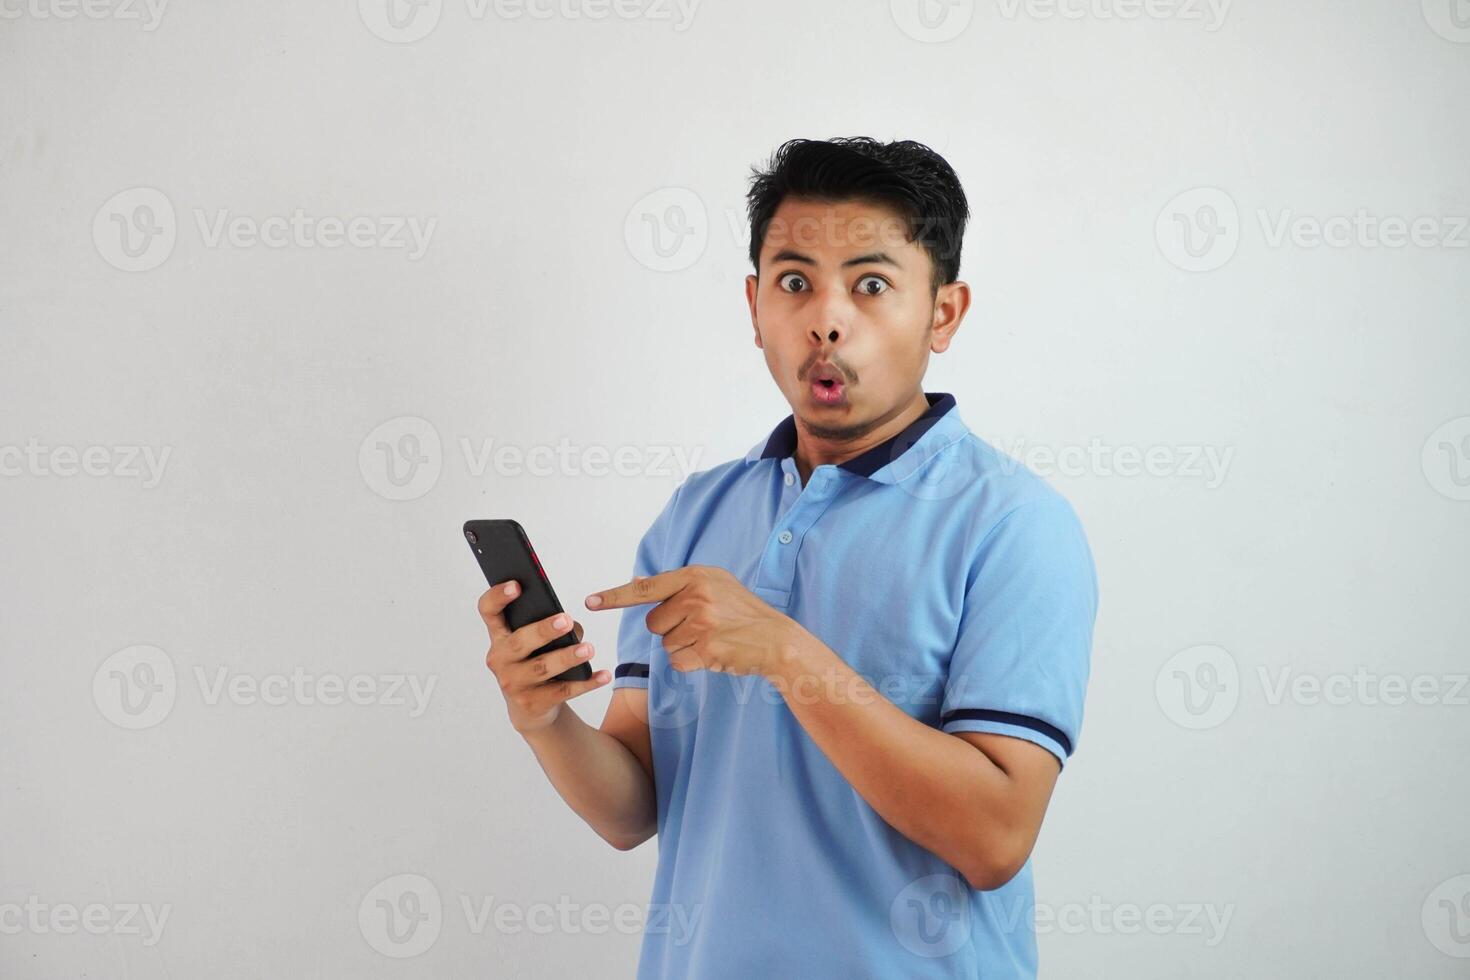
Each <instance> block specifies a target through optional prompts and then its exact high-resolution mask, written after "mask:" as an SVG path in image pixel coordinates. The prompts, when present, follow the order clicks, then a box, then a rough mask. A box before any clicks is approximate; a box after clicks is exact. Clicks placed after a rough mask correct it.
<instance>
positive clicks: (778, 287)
mask: <svg viewBox="0 0 1470 980" xmlns="http://www.w3.org/2000/svg"><path fill="white" fill-rule="evenodd" d="M907 231H908V229H907V226H906V223H905V222H904V221H903V219H902V217H901V216H900V215H899V214H898V213H897V212H896V211H893V210H890V209H888V208H886V207H883V206H882V205H877V204H871V203H867V202H863V201H859V200H844V201H837V202H831V201H817V200H811V199H806V198H796V197H787V198H786V199H784V200H783V201H782V202H781V204H780V206H779V207H778V208H777V210H776V213H775V215H774V216H773V218H772V221H771V224H770V227H769V228H768V229H767V231H766V236H765V241H764V242H763V243H762V245H761V252H760V265H759V269H760V275H759V277H757V276H748V277H746V282H745V293H746V299H747V300H748V301H749V303H750V315H751V322H752V324H753V325H754V327H755V343H756V346H757V347H759V348H761V349H762V350H763V351H764V352H765V356H766V366H767V367H769V368H770V371H771V377H773V378H774V379H775V380H776V384H777V386H778V387H780V389H781V393H782V394H783V395H785V396H786V400H787V402H789V403H790V404H791V410H792V412H793V413H794V414H795V415H796V416H797V417H798V418H799V419H800V420H801V421H802V422H803V423H804V424H805V425H806V427H807V429H808V431H809V432H810V433H811V434H813V435H815V436H818V437H820V438H824V439H832V440H845V439H856V438H860V437H861V436H862V435H863V434H864V433H866V432H867V431H869V430H870V429H872V428H875V427H876V426H878V425H881V424H882V423H883V422H884V421H886V420H887V419H889V418H892V417H893V416H894V415H895V414H897V413H899V412H901V411H902V410H903V409H904V407H906V406H907V405H909V404H910V403H911V402H912V401H913V398H914V396H915V392H916V391H918V390H919V386H920V383H921V381H922V380H923V377H924V370H925V368H926V367H927V366H928V363H929V353H930V351H931V350H932V351H933V352H935V353H941V352H943V351H944V350H945V349H946V348H948V346H949V341H950V338H951V336H952V335H953V332H954V330H955V329H957V328H958V326H959V316H961V315H963V312H964V310H963V305H962V306H961V308H960V309H958V310H957V311H956V310H955V309H954V306H955V304H954V302H953V301H952V298H951V294H952V292H953V287H954V285H956V284H950V285H947V286H944V287H941V290H940V294H939V302H938V303H937V304H936V297H935V295H934V293H933V290H932V274H933V264H932V261H931V260H930V258H929V253H928V252H926V251H925V250H924V248H923V246H921V245H919V244H918V243H917V242H914V241H909V240H908V239H907V237H906V236H907ZM957 285H959V286H960V287H961V288H962V289H963V288H964V287H963V284H957ZM965 302H966V303H967V302H968V293H966V295H965Z"/></svg>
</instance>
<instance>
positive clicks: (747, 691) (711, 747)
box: [613, 393, 1097, 980]
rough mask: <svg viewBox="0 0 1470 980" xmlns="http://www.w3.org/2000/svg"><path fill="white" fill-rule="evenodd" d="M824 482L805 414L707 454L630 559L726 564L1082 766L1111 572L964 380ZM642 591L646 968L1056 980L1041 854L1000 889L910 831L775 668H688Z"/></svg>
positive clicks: (714, 975) (643, 564) (633, 675)
mask: <svg viewBox="0 0 1470 980" xmlns="http://www.w3.org/2000/svg"><path fill="white" fill-rule="evenodd" d="M926 398H927V399H928V401H929V409H928V411H927V412H926V413H925V414H924V415H923V417H921V418H919V419H918V420H916V421H915V422H914V423H912V424H911V425H910V426H909V427H908V428H907V429H905V430H904V431H903V432H902V433H900V434H899V435H897V436H895V437H893V438H892V439H890V440H889V441H887V442H885V443H883V444H882V445H879V446H875V447H874V448H872V449H870V450H868V451H867V452H865V453H863V454H862V455H860V456H857V457H855V458H853V459H850V460H848V461H847V462H845V463H842V464H841V465H833V464H824V465H822V466H818V467H816V468H815V469H814V470H813V471H812V474H811V478H810V479H809V481H808V482H807V484H806V486H802V484H801V479H800V475H799V474H798V472H797V469H796V461H795V459H794V458H793V455H792V454H793V453H794V452H795V449H796V425H795V421H794V420H793V419H792V418H791V417H790V416H788V417H787V418H786V419H785V420H784V421H783V422H781V423H780V424H779V425H777V426H776V428H775V430H774V431H773V432H772V433H771V434H770V436H769V437H768V438H766V439H763V440H761V441H760V442H759V443H757V444H756V445H755V446H754V447H753V448H752V449H751V450H750V452H749V453H747V454H746V455H745V457H744V458H743V459H736V460H731V461H729V462H726V463H722V464H720V465H719V466H715V467H713V468H712V469H708V470H703V471H700V472H697V473H693V474H691V475H690V476H689V477H687V478H686V479H685V480H684V482H683V483H682V484H680V485H679V487H678V488H677V489H676V490H675V491H674V493H673V495H672V496H671V497H670V499H669V501H668V502H667V504H666V505H665V506H664V508H663V511H662V512H661V513H660V514H659V515H658V517H657V518H655V519H654V522H653V524H652V526H651V527H649V529H648V531H647V533H646V534H644V536H643V538H642V540H641V541H640V543H639V545H638V551H637V555H636V558H635V561H634V565H633V574H634V575H653V574H656V573H658V572H662V571H667V570H669V569H674V568H679V567H682V566H684V565H717V566H720V567H722V568H724V569H726V570H728V571H729V572H731V573H732V574H733V575H735V576H736V577H737V578H738V579H739V580H740V581H741V582H742V583H744V584H745V586H746V587H747V588H749V589H750V590H751V591H752V592H753V593H754V594H756V595H757V596H760V597H761V598H762V599H764V600H765V601H766V602H768V603H770V604H771V605H772V606H773V607H775V608H776V609H778V610H780V611H781V612H783V613H785V614H786V615H788V616H790V617H791V618H792V619H794V620H796V621H797V622H798V623H800V624H801V625H802V626H803V627H805V628H806V629H807V630H809V631H810V632H811V633H812V634H813V635H814V636H816V637H817V638H818V639H819V640H821V641H822V642H823V643H825V644H826V645H827V646H828V647H831V648H832V650H834V651H835V652H836V653H837V655H838V656H840V657H841V658H842V659H843V660H844V661H846V662H847V663H848V664H849V665H850V666H851V667H852V668H853V669H854V670H855V671H856V672H857V673H859V674H861V675H863V676H864V677H865V678H866V679H867V680H868V681H869V683H871V684H872V685H873V686H874V688H876V690H877V692H878V693H879V694H881V695H882V696H883V697H886V698H887V699H888V700H890V701H892V702H893V703H894V704H896V705H898V706H899V707H900V708H902V709H903V710H904V711H905V712H907V713H908V714H909V715H910V716H912V717H914V718H916V719H918V720H920V721H922V722H923V723H924V724H926V725H930V726H933V727H935V728H939V729H941V730H943V731H946V732H993V733H998V734H1001V735H1008V736H1012V737H1014V738H1021V739H1025V740H1027V741H1030V742H1034V743H1036V744H1037V745H1040V746H1041V747H1042V748H1044V749H1046V750H1047V751H1049V752H1051V753H1053V754H1054V755H1055V756H1056V757H1057V759H1059V760H1061V761H1063V762H1064V763H1065V760H1066V759H1067V757H1068V756H1069V755H1071V754H1072V751H1073V750H1074V749H1075V747H1076V745H1077V735H1078V731H1079V729H1080V728H1081V724H1082V702H1083V695H1084V692H1085V689H1086V686H1087V676H1088V661H1089V655H1090V649H1091V645H1092V627H1093V620H1094V618H1095V614H1096V608H1097V580H1096V576H1095V574H1094V570H1093V561H1092V555H1091V552H1090V550H1089V548H1088V545H1087V540H1086V538H1085V537H1084V535H1083V532H1082V528H1081V526H1080V524H1079V522H1078V520H1077V517H1076V514H1075V513H1074V512H1073V510H1072V508H1071V506H1070V505H1069V504H1068V503H1067V502H1066V500H1065V499H1064V498H1063V497H1062V496H1061V495H1060V494H1058V493H1057V491H1056V490H1054V489H1053V488H1052V487H1051V486H1050V485H1049V484H1048V483H1046V482H1045V481H1044V480H1043V479H1041V478H1040V477H1038V476H1036V475H1035V474H1033V473H1032V472H1031V471H1029V470H1027V469H1026V468H1025V467H1023V466H1021V465H1020V464H1019V463H1018V462H1017V461H1015V460H1014V459H1011V458H1010V457H1008V456H1005V455H1003V454H1001V453H1000V452H998V451H997V450H996V449H994V448H993V447H991V446H990V445H989V444H988V443H986V442H984V441H983V440H981V439H980V438H979V437H977V436H976V435H974V434H973V433H972V432H970V430H969V429H968V428H967V427H966V425H965V423H964V422H963V421H962V420H961V418H960V414H959V409H958V408H957V407H956V405H955V399H954V397H953V396H952V395H949V394H944V393H926ZM652 608H653V607H652V606H648V605H643V606H633V607H630V608H627V609H625V610H624V611H623V614H622V619H621V620H620V623H619V631H618V665H617V669H616V671H615V672H614V679H613V686H614V687H646V688H647V689H648V704H649V731H650V735H651V739H652V744H653V764H654V783H655V786H656V790H657V797H658V869H657V872H656V875H655V879H654V886H653V895H652V898H651V900H650V903H649V911H648V916H647V919H646V920H645V924H644V938H643V945H642V951H641V956H640V960H639V967H638V976H639V978H640V980H724V978H730V980H750V978H752V977H760V978H766V977H776V978H804V980H819V978H827V977H831V978H842V980H859V978H866V977H875V978H876V977H882V978H893V977H903V978H925V977H983V978H985V980H1002V978H1013V977H1034V976H1035V975H1036V939H1035V932H1034V926H1033V921H1032V913H1033V908H1034V896H1033V891H1032V876H1031V862H1030V861H1028V862H1027V863H1026V865H1025V867H1024V868H1022V869H1021V871H1020V873H1019V874H1017V875H1016V876H1015V877H1014V878H1013V879H1011V881H1010V882H1008V883H1007V884H1005V885H1003V886H1002V887H1000V888H998V889H995V890H992V891H985V892H982V891H977V890H975V889H972V888H970V887H969V885H968V883H967V882H966V881H965V879H964V877H963V876H962V875H960V873H959V872H958V871H956V870H955V868H954V867H953V866H952V865H950V864H948V863H947V862H945V861H944V860H942V859H941V858H939V857H938V856H937V855H935V854H934V853H933V852H932V851H929V850H927V849H925V848H923V847H921V846H919V845H918V844H916V843H914V842H913V841H911V840H909V839H908V838H907V837H904V836H903V835H902V834H900V833H899V832H898V831H896V830H894V829H893V827H891V826H890V825H889V824H888V823H887V822H886V821H885V820H884V819H883V818H882V817H880V816H879V815H878V813H877V812H876V811H875V810H873V808H872V807H870V806H869V805H868V803H867V802H866V801H865V800H864V799H863V798H862V797H861V796H859V795H858V793H857V791H856V790H854V789H853V788H852V786H851V784H850V783H848V782H847V780H846V779H845V778H844V777H843V776H842V774H841V773H840V772H838V770H837V769H836V767H835V766H833V765H832V763H831V762H830V761H829V760H828V759H827V757H826V756H825V755H824V754H823V753H822V751H821V750H820V749H819V748H818V747H817V746H816V744H815V743H814V742H813V741H812V740H811V738H810V737H808V736H807V734H806V732H805V730H804V729H803V728H802V727H801V724H800V723H799V722H798V721H797V720H796V718H795V716H793V715H792V713H791V711H790V709H789V708H788V707H787V706H786V704H785V702H784V701H783V700H782V698H781V695H780V694H779V693H778V692H777V691H776V689H775V688H774V687H772V686H771V684H770V683H769V682H768V681H766V680H765V679H764V678H762V677H755V676H735V675H731V674H724V673H713V672H710V671H704V670H699V671H691V672H688V673H681V672H679V671H676V670H673V669H672V668H671V667H670V666H669V660H668V654H667V652H666V651H665V650H664V648H663V642H662V638H661V637H659V636H657V635H656V634H653V633H651V632H650V631H649V630H648V627H647V624H646V622H645V619H646V617H647V615H648V613H649V611H650V610H651V609H652Z"/></svg>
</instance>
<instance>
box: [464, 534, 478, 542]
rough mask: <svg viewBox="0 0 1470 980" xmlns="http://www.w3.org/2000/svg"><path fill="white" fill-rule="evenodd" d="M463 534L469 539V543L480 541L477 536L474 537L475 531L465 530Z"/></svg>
mask: <svg viewBox="0 0 1470 980" xmlns="http://www.w3.org/2000/svg"><path fill="white" fill-rule="evenodd" d="M464 536H465V537H467V538H469V539H470V544H479V543H480V539H479V538H477V537H475V532H474V531H466V532H465V533H464Z"/></svg>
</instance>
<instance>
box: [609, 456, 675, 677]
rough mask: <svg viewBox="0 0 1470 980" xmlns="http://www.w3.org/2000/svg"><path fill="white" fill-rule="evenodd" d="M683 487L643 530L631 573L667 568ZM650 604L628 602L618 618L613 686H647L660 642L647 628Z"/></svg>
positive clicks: (642, 573) (646, 572)
mask: <svg viewBox="0 0 1470 980" xmlns="http://www.w3.org/2000/svg"><path fill="white" fill-rule="evenodd" d="M683 489H684V485H683V484H682V483H681V484H679V486H678V487H676V488H675V490H674V492H673V494H672V495H671V496H670V497H669V499H668V502H667V503H665V504H664V509H663V510H662V511H660V512H659V515H658V516H657V517H655V518H654V519H653V523H652V524H651V525H649V527H648V530H647V531H645V532H644V533H643V538H642V540H640V541H639V542H638V551H637V553H636V554H634V556H633V573H632V575H630V576H629V580H631V579H632V578H633V577H634V576H648V575H657V574H658V573H659V572H665V571H668V568H666V567H665V561H666V558H665V556H666V555H667V554H668V543H669V537H670V530H671V528H672V527H673V524H674V515H675V511H676V509H677V507H678V503H679V492H680V491H681V490H683ZM648 612H649V607H648V606H646V605H641V606H626V607H624V609H623V612H622V619H620V620H619V621H618V666H617V669H616V670H614V671H613V682H612V686H613V687H615V688H618V687H643V688H646V687H648V664H649V658H650V657H652V656H653V649H654V644H656V643H659V642H661V641H660V639H659V637H657V636H655V635H654V634H653V633H650V632H649V630H648V622H647V620H648Z"/></svg>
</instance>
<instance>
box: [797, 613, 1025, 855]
mask: <svg viewBox="0 0 1470 980" xmlns="http://www.w3.org/2000/svg"><path fill="white" fill-rule="evenodd" d="M769 680H770V681H771V683H772V684H773V685H774V686H775V687H776V688H777V689H778V690H779V691H780V692H781V694H782V696H783V697H784V698H785V701H786V704H787V705H788V707H790V709H791V712H792V714H793V715H794V716H795V718H796V720H797V721H798V722H799V723H800V724H801V726H802V727H803V728H804V729H805V730H806V732H807V734H808V735H809V736H810V737H811V739H812V741H813V742H815V743H816V745H817V747H818V748H820V749H821V750H822V752H823V753H824V754H825V755H826V756H827V758H828V759H829V760H831V762H832V764H833V765H834V766H835V767H836V768H837V770H838V771H839V772H841V773H842V775H843V776H844V777H846V779H847V781H848V782H849V783H851V784H852V787H853V789H855V790H856V791H857V792H858V794H859V795H860V796H862V798H863V799H864V800H866V801H867V803H868V805H869V806H871V807H872V808H873V809H874V810H875V811H877V813H878V815H879V816H881V817H882V818H883V819H884V820H886V821H888V823H889V824H891V825H892V826H893V828H894V829H895V830H897V831H899V833H901V834H903V835H904V836H905V837H908V838H909V839H910V840H912V841H914V842H915V843H917V844H919V845H920V846H922V847H925V848H927V849H928V850H930V851H932V852H934V853H935V854H937V855H938V856H939V857H941V858H943V859H944V860H945V861H947V862H948V863H950V864H951V865H953V866H954V867H955V868H957V869H959V870H960V871H961V872H962V873H963V874H965V875H966V877H967V878H969V879H970V880H971V881H972V882H974V881H976V880H977V879H984V878H988V877H991V876H992V872H991V870H990V869H993V868H995V867H996V866H997V865H998V864H1003V863H1004V862H1005V860H1006V859H1005V858H1004V857H1003V856H1004V855H1009V854H1012V853H1014V847H1015V843H1016V839H1017V838H1016V835H1017V834H1018V833H1021V831H1020V829H1019V827H1018V825H1017V821H1016V819H1015V816H1016V810H1015V807H1014V805H1013V795H1014V794H1013V793H1012V792H1011V789H1012V787H1011V785H1010V778H1009V777H1008V776H1007V775H1006V773H1005V772H1004V771H1003V770H1002V769H1001V768H1000V767H999V766H997V765H996V764H995V763H994V762H993V761H991V760H990V758H989V757H987V756H986V755H985V754H984V753H983V752H981V751H979V750H978V749H977V748H975V747H974V746H973V745H970V744H969V743H968V742H965V741H963V740H962V739H958V738H955V737H954V736H953V735H949V734H947V733H945V732H942V731H939V730H938V729H936V728H932V727H930V726H929V725H926V724H924V723H923V722H921V721H919V720H917V719H915V718H912V717H910V716H909V715H908V714H906V713H905V712H904V711H903V709H901V708H899V707H898V706H897V705H895V704H894V703H893V702H892V701H890V700H888V699H887V698H885V697H884V696H883V695H882V694H880V693H879V692H878V691H877V690H876V689H874V688H873V686H872V685H870V684H869V683H868V682H867V681H866V680H864V679H863V677H862V676H861V675H860V674H858V673H857V672H856V671H854V670H853V669H852V668H851V667H849V666H848V665H847V664H846V663H845V662H844V661H843V660H842V658H840V657H839V656H837V654H836V653H834V652H833V651H832V650H831V649H829V648H828V647H826V646H825V645H823V644H822V643H820V642H818V641H816V640H815V638H810V639H806V638H804V639H803V640H802V642H801V643H799V644H797V645H795V646H793V647H791V648H790V650H789V652H788V653H787V655H786V656H784V657H783V658H782V660H781V661H780V664H779V666H778V667H777V668H776V670H775V671H774V672H773V673H772V675H771V676H770V677H769Z"/></svg>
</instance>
